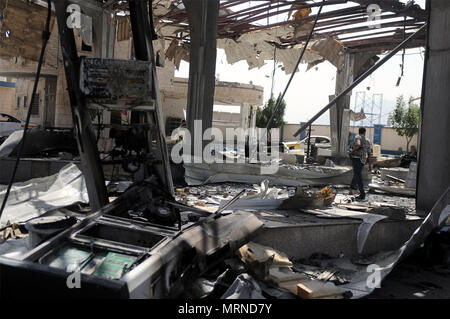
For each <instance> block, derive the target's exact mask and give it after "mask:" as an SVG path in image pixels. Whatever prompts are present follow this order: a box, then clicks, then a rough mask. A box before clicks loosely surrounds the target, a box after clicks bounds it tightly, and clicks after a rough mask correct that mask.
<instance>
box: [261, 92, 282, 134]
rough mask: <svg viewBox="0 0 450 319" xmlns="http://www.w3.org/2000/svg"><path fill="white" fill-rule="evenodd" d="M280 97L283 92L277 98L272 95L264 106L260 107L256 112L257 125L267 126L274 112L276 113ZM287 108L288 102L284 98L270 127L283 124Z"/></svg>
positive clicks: (277, 126) (278, 126)
mask: <svg viewBox="0 0 450 319" xmlns="http://www.w3.org/2000/svg"><path fill="white" fill-rule="evenodd" d="M280 99H281V94H280V95H278V98H277V99H276V100H275V98H274V97H273V95H272V96H271V97H270V99H269V100H268V101H267V102H266V104H264V106H263V107H262V108H258V110H257V112H256V127H261V128H263V127H266V126H267V124H268V123H269V120H270V117H271V116H272V113H274V110H275V106H276V104H277V103H278V101H279V100H280ZM285 110H286V102H285V101H284V100H282V101H281V103H280V105H279V106H278V110H277V111H276V112H275V115H274V117H273V120H272V123H271V124H270V127H268V129H271V128H280V127H281V126H282V125H283V123H284V112H285Z"/></svg>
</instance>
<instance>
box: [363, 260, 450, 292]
mask: <svg viewBox="0 0 450 319" xmlns="http://www.w3.org/2000/svg"><path fill="white" fill-rule="evenodd" d="M444 298H445V299H448V298H450V266H446V267H445V266H435V267H425V266H421V265H417V264H412V263H411V262H404V263H401V264H400V265H398V266H397V267H396V268H395V269H394V270H393V271H392V273H391V274H389V276H388V277H387V278H386V279H385V280H383V282H382V283H381V288H379V289H376V290H375V292H374V293H372V294H371V295H370V296H369V297H368V299H444Z"/></svg>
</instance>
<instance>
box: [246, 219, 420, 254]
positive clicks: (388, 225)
mask: <svg viewBox="0 0 450 319" xmlns="http://www.w3.org/2000/svg"><path fill="white" fill-rule="evenodd" d="M255 214H256V215H257V216H258V217H259V218H260V219H261V220H262V221H263V222H264V228H263V230H261V232H260V233H259V234H258V235H257V237H256V238H254V239H253V241H254V242H256V243H258V244H261V245H265V246H270V247H272V248H274V249H277V250H280V251H283V252H285V253H286V254H288V255H289V256H290V258H294V259H302V258H309V257H310V256H311V255H312V254H313V253H322V254H327V255H330V256H332V257H338V256H339V255H342V254H344V255H345V256H347V257H352V256H357V255H358V236H357V235H358V230H359V227H360V225H361V224H362V221H361V220H358V219H353V218H346V217H344V218H327V217H318V216H314V215H312V214H308V213H302V212H295V211H258V212H255ZM422 220H423V219H422V218H420V217H418V216H412V215H408V216H407V218H406V220H401V221H398V220H396V221H394V220H389V219H384V220H381V221H379V222H377V223H375V224H374V225H373V227H372V228H371V230H370V232H369V234H368V236H367V239H366V241H365V245H364V249H363V250H362V254H374V253H378V252H380V251H388V250H395V249H398V248H400V247H401V246H402V245H403V244H404V243H405V242H406V241H407V240H408V239H409V238H410V237H411V235H412V234H413V233H414V231H415V230H416V229H417V228H418V227H419V226H420V224H421V223H422Z"/></svg>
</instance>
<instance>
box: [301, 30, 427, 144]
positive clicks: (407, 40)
mask: <svg viewBox="0 0 450 319" xmlns="http://www.w3.org/2000/svg"><path fill="white" fill-rule="evenodd" d="M427 26H428V24H427V23H425V24H424V25H423V26H422V27H421V28H420V29H419V30H417V31H416V32H415V33H413V34H412V35H410V36H409V37H408V38H406V39H405V40H404V41H403V42H402V43H400V44H399V45H398V46H397V47H396V48H395V49H393V50H392V51H391V52H390V53H389V54H388V55H386V56H385V57H384V58H383V59H381V61H380V62H378V63H377V64H375V65H373V66H372V67H371V68H370V69H369V70H367V71H366V72H364V73H363V74H362V75H361V76H360V77H359V78H358V79H356V80H355V81H354V82H353V83H352V84H350V85H349V86H348V87H347V88H346V89H345V90H344V91H342V92H341V93H340V94H339V95H338V96H336V97H335V98H334V99H333V100H332V101H331V102H330V103H328V104H327V105H326V106H325V107H324V108H322V109H321V110H320V111H319V113H317V114H316V115H314V116H313V118H312V119H310V120H309V121H308V122H306V124H304V125H303V126H302V127H300V128H299V129H298V130H297V132H295V134H294V136H295V137H297V136H298V135H299V134H300V133H301V132H303V131H304V130H305V129H306V128H307V127H308V126H310V125H311V124H312V123H314V121H316V120H317V119H318V118H319V117H320V116H321V115H322V114H323V113H325V112H326V111H327V110H328V109H329V108H331V107H332V106H333V105H334V104H335V103H336V101H337V100H339V99H340V98H341V97H343V96H344V95H346V94H347V93H349V92H350V91H351V90H353V88H354V87H355V86H357V85H358V84H360V83H361V82H362V81H364V80H365V79H366V78H367V77H368V76H369V75H371V74H372V73H373V72H374V71H375V70H377V69H378V68H379V67H380V66H382V65H383V64H384V63H386V62H387V61H388V60H389V59H390V58H392V57H393V56H394V55H395V54H397V52H399V51H400V50H401V49H403V47H404V46H405V45H406V44H408V42H409V41H411V40H412V39H414V38H415V37H416V36H417V35H419V34H420V33H421V32H422V31H423V30H425V29H426V28H427Z"/></svg>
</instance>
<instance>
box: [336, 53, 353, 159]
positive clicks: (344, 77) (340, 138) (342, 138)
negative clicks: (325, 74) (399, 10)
mask: <svg viewBox="0 0 450 319" xmlns="http://www.w3.org/2000/svg"><path fill="white" fill-rule="evenodd" d="M354 63H355V56H354V55H353V54H349V53H346V54H345V57H344V65H343V66H342V69H338V70H337V72H336V95H338V94H339V93H341V92H342V91H344V90H345V89H346V88H347V87H348V86H349V85H350V84H351V83H352V82H353V74H354ZM336 95H335V96H336ZM333 98H334V96H330V101H331V100H332V99H333ZM350 98H351V93H349V94H347V95H345V96H344V97H342V98H341V99H339V100H338V101H337V103H336V105H334V106H332V107H331V108H330V135H331V136H330V139H331V151H332V155H333V156H334V157H338V158H340V157H346V156H347V148H348V145H347V142H346V141H347V138H348V130H349V128H348V122H349V119H347V117H348V116H349V115H348V114H349V113H348V111H346V112H344V110H349V109H350ZM344 116H345V118H344Z"/></svg>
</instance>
